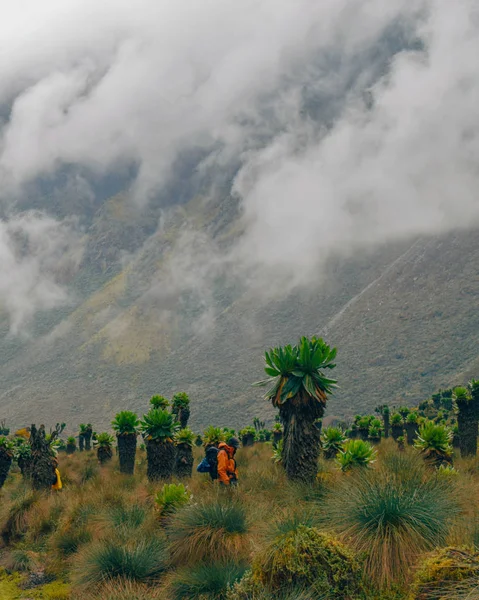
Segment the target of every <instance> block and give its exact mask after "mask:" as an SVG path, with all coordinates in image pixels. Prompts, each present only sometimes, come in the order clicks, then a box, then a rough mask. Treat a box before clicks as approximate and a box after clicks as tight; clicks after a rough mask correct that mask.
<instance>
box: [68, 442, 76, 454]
mask: <svg viewBox="0 0 479 600" xmlns="http://www.w3.org/2000/svg"><path fill="white" fill-rule="evenodd" d="M76 449H77V447H76V446H75V444H67V454H74V453H75V452H76Z"/></svg>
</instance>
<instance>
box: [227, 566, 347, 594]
mask: <svg viewBox="0 0 479 600" xmlns="http://www.w3.org/2000/svg"><path fill="white" fill-rule="evenodd" d="M357 598H358V596H356V597H355V600H357ZM226 600H324V594H322V593H321V592H319V593H317V592H316V591H315V590H313V589H312V588H311V587H306V589H305V588H304V587H300V586H293V587H291V588H289V589H287V590H285V591H282V592H278V591H275V592H271V591H269V590H267V589H266V588H265V587H264V586H263V585H262V584H261V583H260V582H259V581H257V580H256V579H255V578H254V576H253V572H252V571H251V570H248V571H246V573H245V574H244V575H243V577H242V578H241V579H240V581H237V582H236V583H235V584H234V585H233V586H232V587H231V588H230V589H229V590H228V593H227V594H226Z"/></svg>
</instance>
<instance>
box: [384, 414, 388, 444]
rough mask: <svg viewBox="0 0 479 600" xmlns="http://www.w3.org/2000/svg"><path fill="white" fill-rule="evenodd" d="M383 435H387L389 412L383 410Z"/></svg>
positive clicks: (386, 436)
mask: <svg viewBox="0 0 479 600" xmlns="http://www.w3.org/2000/svg"><path fill="white" fill-rule="evenodd" d="M383 421H384V437H385V438H388V437H389V412H383Z"/></svg>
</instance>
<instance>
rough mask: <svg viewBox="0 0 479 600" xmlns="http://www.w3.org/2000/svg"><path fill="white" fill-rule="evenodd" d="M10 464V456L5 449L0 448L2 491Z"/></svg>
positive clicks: (0, 482)
mask: <svg viewBox="0 0 479 600" xmlns="http://www.w3.org/2000/svg"><path fill="white" fill-rule="evenodd" d="M11 464H12V454H11V453H10V452H9V451H8V450H7V449H6V448H0V489H2V487H3V484H4V483H5V480H6V478H7V477H8V472H9V471H10V466H11Z"/></svg>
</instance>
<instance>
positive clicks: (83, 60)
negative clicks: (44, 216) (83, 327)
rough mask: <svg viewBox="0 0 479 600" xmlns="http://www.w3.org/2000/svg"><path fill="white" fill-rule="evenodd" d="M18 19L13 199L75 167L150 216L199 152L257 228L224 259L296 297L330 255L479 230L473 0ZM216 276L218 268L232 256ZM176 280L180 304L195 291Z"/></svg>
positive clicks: (12, 68) (53, 12) (204, 7)
mask: <svg viewBox="0 0 479 600" xmlns="http://www.w3.org/2000/svg"><path fill="white" fill-rule="evenodd" d="M6 11H7V12H6V14H5V15H4V19H2V22H1V24H0V40H1V41H0V57H1V58H0V82H1V83H0V105H1V106H2V108H1V110H0V114H1V115H3V121H2V122H1V123H0V187H1V190H2V191H1V194H0V195H1V196H2V198H3V201H4V202H10V201H11V199H12V198H14V197H16V195H18V194H21V190H22V189H23V188H25V186H26V185H28V186H31V185H32V183H33V184H34V183H35V181H36V180H37V178H40V177H43V176H45V175H53V176H54V175H55V173H57V172H58V171H59V170H61V169H62V168H63V167H65V166H69V165H75V166H76V167H78V168H79V169H81V172H82V177H86V178H88V176H89V175H91V176H92V177H94V176H95V175H98V174H99V175H105V174H111V173H114V172H115V171H117V170H119V169H123V168H125V167H131V166H134V167H135V169H136V173H137V176H136V178H135V181H134V182H133V191H134V193H135V196H136V198H137V199H139V200H140V201H143V202H144V201H146V200H147V199H148V198H150V197H151V196H152V195H154V194H156V193H157V192H158V191H160V190H161V189H162V188H163V187H164V185H165V183H166V182H167V181H168V178H169V177H170V176H171V173H172V165H173V164H174V162H175V160H176V159H177V158H178V156H181V153H182V152H184V151H185V150H188V149H191V148H200V149H202V151H203V153H202V156H203V162H202V164H201V165H199V166H198V168H199V170H200V171H201V170H202V169H203V170H204V171H205V172H207V171H210V172H211V173H213V176H212V180H213V182H214V181H215V177H218V176H219V173H221V170H222V169H223V168H225V169H226V166H228V165H231V164H233V165H235V170H236V172H237V175H236V177H235V180H234V182H233V184H232V186H231V192H232V193H234V194H236V195H237V196H238V198H239V199H240V201H241V205H242V209H243V213H244V220H245V223H246V230H245V233H244V235H243V238H242V240H241V241H240V243H239V245H238V246H236V247H235V248H234V250H233V254H230V255H228V256H227V257H226V258H225V259H224V260H226V262H227V264H232V262H233V260H236V261H239V262H242V263H243V269H245V270H246V272H248V273H250V274H251V273H254V271H255V269H259V272H260V274H259V275H258V277H257V281H259V282H262V281H263V282H264V281H265V279H264V272H265V271H266V272H268V273H271V277H273V275H274V276H275V274H276V273H277V269H278V268H280V269H282V270H283V271H282V272H284V273H287V274H288V276H289V278H290V281H291V283H292V284H296V283H304V282H305V281H308V280H310V279H311V277H315V276H316V274H317V271H318V266H320V265H321V264H322V262H323V261H324V260H325V259H327V258H328V257H329V256H330V255H331V254H332V253H348V252H354V251H356V250H357V249H358V248H360V247H364V246H366V245H371V244H377V243H382V242H384V241H387V240H390V239H398V238H402V237H408V236H411V235H418V234H432V233H437V232H441V231H445V230H448V229H450V228H455V227H466V226H470V225H474V224H476V223H477V222H478V216H479V214H478V213H479V210H478V201H477V189H478V188H479V186H478V183H479V181H478V178H479V175H478V167H477V165H478V159H479V132H478V127H477V106H479V68H478V66H477V56H479V24H478V14H477V7H476V3H475V2H474V1H473V0H455V2H450V0H388V2H384V0H323V1H321V2H318V1H316V0H297V1H295V2H277V0H254V1H253V0H246V1H245V2H237V0H234V1H233V0H204V1H203V2H198V1H197V0H179V1H175V2H173V1H172V0H139V1H138V2H135V3H131V2H127V1H126V0H104V1H103V2H101V3H98V2H94V1H93V0H63V1H62V2H60V1H59V0H45V1H44V2H42V3H41V6H40V5H39V4H38V2H35V1H34V0H23V2H17V3H10V6H9V7H8V8H7V9H6ZM87 187H88V185H87ZM29 189H31V187H30V188H29ZM3 227H4V228H5V225H3ZM60 229H61V226H60ZM4 235H5V234H4ZM189 248H193V252H194V253H195V254H196V256H195V260H192V259H191V258H189V257H188V256H186V253H187V251H188V249H189ZM198 256H200V254H198V253H197V249H195V244H185V255H184V256H183V257H182V258H181V260H180V259H176V261H177V263H178V264H179V267H181V268H179V272H181V273H186V272H191V273H193V272H197V273H200V272H201V277H202V278H203V279H207V276H206V274H205V273H204V272H203V270H199V269H198V268H197V264H198ZM205 264H206V265H210V267H211V270H212V273H213V275H214V274H215V273H217V272H218V260H217V254H215V253H213V255H212V254H211V252H209V251H208V252H206V253H205ZM3 272H4V273H5V272H6V271H5V268H4V271H3ZM238 272H245V271H244V270H243V271H241V269H240V271H238ZM37 273H43V269H42V268H39V269H38V270H37ZM3 276H4V275H2V277H3ZM9 277H11V275H9ZM251 277H253V276H252V275H251ZM276 279H277V278H276ZM171 280H172V277H171V274H170V276H169V277H168V281H170V284H171V285H172V286H173V291H172V292H171V293H172V294H173V295H175V294H176V292H177V290H179V289H183V288H184V286H185V285H187V284H188V285H190V287H191V288H192V289H195V287H196V288H197V283H196V281H197V280H196V279H195V280H194V281H190V280H189V279H188V278H186V279H184V280H182V281H181V285H179V284H178V281H177V280H175V281H171ZM188 282H189V283H188ZM38 285H40V283H39V284H38ZM3 287H4V288H5V287H6V286H3ZM47 287H48V286H47ZM39 289H40V288H39ZM56 293H57V294H60V295H61V292H60V291H59V290H58V289H57V292H56ZM162 293H163V292H162ZM24 295H25V294H24ZM53 295H54V296H55V294H53ZM40 296H41V294H40ZM200 297H202V298H203V297H205V298H206V296H205V295H204V292H203V291H202V292H201V293H200ZM205 301H206V300H205ZM39 304H40V305H41V302H39ZM27 312H28V311H27ZM25 314H26V313H25ZM25 318H27V317H25Z"/></svg>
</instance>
